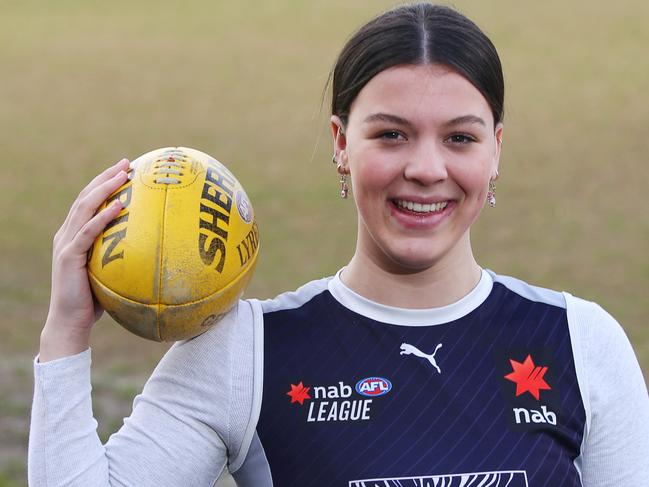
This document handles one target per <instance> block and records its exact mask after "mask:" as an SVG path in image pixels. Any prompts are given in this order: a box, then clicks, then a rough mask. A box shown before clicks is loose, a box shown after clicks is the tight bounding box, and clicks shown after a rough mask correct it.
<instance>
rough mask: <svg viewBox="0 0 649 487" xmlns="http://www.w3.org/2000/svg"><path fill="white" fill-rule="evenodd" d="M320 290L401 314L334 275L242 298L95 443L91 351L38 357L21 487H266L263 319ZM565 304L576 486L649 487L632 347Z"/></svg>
mask: <svg viewBox="0 0 649 487" xmlns="http://www.w3.org/2000/svg"><path fill="white" fill-rule="evenodd" d="M494 280H498V278H497V277H495V275H492V274H490V273H487V272H483V278H482V280H481V283H480V284H479V285H478V288H476V290H474V291H473V292H472V295H470V296H467V297H466V298H464V299H463V301H462V303H459V304H458V306H456V308H458V307H459V308H461V306H465V307H467V312H468V311H469V308H471V307H472V308H471V309H475V307H476V306H479V305H480V303H481V302H482V301H480V300H483V301H484V299H486V296H487V295H488V294H489V292H490V290H491V287H493V283H494ZM502 282H505V284H506V285H509V286H510V287H512V288H516V287H517V286H519V285H518V284H507V282H508V281H507V280H506V279H505V280H502ZM512 282H513V281H512ZM535 289H538V288H535ZM322 292H329V293H330V294H331V295H332V296H333V298H335V300H336V301H338V302H339V303H340V304H342V305H343V306H345V307H347V308H349V309H352V310H354V311H355V312H357V313H359V314H361V315H364V316H371V317H374V316H378V315H379V314H381V313H382V314H383V315H384V316H388V315H389V316H400V313H401V314H402V315H403V316H406V315H405V314H403V313H402V312H401V311H400V310H398V309H396V308H389V307H386V306H382V305H379V304H376V303H372V302H369V301H367V300H365V299H363V298H361V297H359V296H358V295H355V294H354V293H353V292H352V291H351V290H349V289H348V288H346V287H345V285H344V284H343V283H342V281H340V279H339V277H338V276H336V277H334V278H330V279H325V280H321V281H315V282H314V283H310V284H308V285H307V286H305V287H303V288H301V290H298V292H297V293H290V294H287V295H282V296H280V297H279V298H277V299H276V300H272V301H266V302H258V301H254V300H252V301H241V302H240V303H239V305H238V306H237V307H236V308H235V309H234V310H233V311H232V312H231V313H229V314H228V315H227V316H226V317H225V318H224V319H223V320H222V321H221V322H220V323H219V324H218V326H215V327H213V328H212V329H211V330H209V331H208V332H206V333H204V334H203V335H201V336H199V337H197V338H195V339H192V340H188V341H182V342H178V343H176V344H174V345H173V347H172V348H171V349H170V350H169V351H168V352H167V354H166V355H165V357H164V358H163V359H162V360H161V362H160V363H159V365H158V366H157V367H156V369H155V371H154V372H153V374H152V376H151V377H150V379H149V380H148V381H147V383H146V385H145V387H144V389H143V391H142V393H141V394H139V395H138V396H137V397H136V398H135V400H134V404H133V412H132V414H131V416H130V417H129V418H126V419H125V421H124V425H123V427H122V428H121V429H120V430H119V431H118V432H116V433H115V434H113V435H112V436H111V437H110V439H109V440H108V442H107V443H106V444H105V445H102V444H101V441H100V439H99V437H98V435H97V433H96V428H97V422H96V421H95V419H94V417H93V412H92V402H91V378H90V368H91V352H90V350H86V351H84V352H82V353H80V354H77V355H75V356H71V357H66V358H62V359H58V360H54V361H51V362H47V363H40V362H38V358H36V360H35V363H34V372H35V392H34V402H33V408H32V423H31V430H30V438H29V484H30V486H32V487H36V486H47V487H54V486H63V485H66V486H84V487H88V486H102V487H103V486H108V485H112V486H118V485H119V486H122V485H128V486H138V487H144V486H156V487H164V486H180V485H182V486H212V485H214V483H215V482H216V480H217V479H218V477H219V476H220V474H221V472H222V471H223V469H224V468H226V467H227V466H228V465H229V466H230V469H231V470H233V471H234V475H235V478H236V479H237V482H238V484H239V485H241V486H251V487H252V486H254V487H259V486H260V485H271V484H270V483H268V482H267V481H264V483H261V482H262V481H261V480H259V479H261V478H262V477H263V478H264V479H266V478H268V479H269V478H270V476H271V475H270V473H269V472H268V469H269V467H268V462H267V461H266V460H265V455H264V454H263V451H261V454H260V444H259V438H258V436H257V434H256V433H255V428H256V425H257V421H258V419H259V409H260V403H261V396H262V393H263V364H264V361H263V352H262V350H263V338H264V334H263V325H264V319H263V316H264V313H265V312H275V311H277V310H280V309H284V308H295V307H298V306H301V303H303V302H306V301H308V300H309V299H311V298H312V297H313V296H315V295H317V294H318V293H322ZM534 292H536V291H534ZM541 294H542V293H541ZM557 294H558V293H557ZM534 299H537V298H534ZM552 299H555V298H552ZM565 303H566V305H565V306H566V313H567V316H568V323H569V328H570V339H571V341H572V349H573V356H574V364H575V369H576V373H577V377H578V382H579V389H580V391H581V397H582V401H583V404H584V409H585V414H586V425H585V428H584V432H583V441H582V446H581V451H580V455H579V456H578V457H577V459H576V460H575V462H574V463H575V468H576V469H577V470H578V471H579V475H580V478H581V482H582V485H583V486H584V487H605V486H610V487H612V486H616V487H617V486H619V485H625V486H627V485H628V486H634V487H635V486H638V487H641V486H649V397H648V395H647V389H646V386H645V382H644V380H643V377H642V373H641V371H640V367H639V365H638V362H637V360H636V358H635V355H634V353H633V350H632V348H631V345H630V343H629V341H628V339H627V337H626V336H625V334H624V332H623V330H622V328H621V327H620V326H619V325H618V324H617V322H616V321H615V320H614V319H613V318H612V317H610V315H608V314H607V313H606V312H605V311H603V310H602V309H601V308H600V307H599V306H597V305H595V304H594V303H590V302H587V301H583V300H580V299H577V298H573V297H572V296H570V295H565ZM460 305H461V306H460ZM418 311H419V310H418ZM374 319H376V318H374ZM405 319H406V318H404V320H405ZM411 319H412V318H411V316H410V315H409V316H407V320H411ZM242 465H245V468H242ZM237 474H238V475H237Z"/></svg>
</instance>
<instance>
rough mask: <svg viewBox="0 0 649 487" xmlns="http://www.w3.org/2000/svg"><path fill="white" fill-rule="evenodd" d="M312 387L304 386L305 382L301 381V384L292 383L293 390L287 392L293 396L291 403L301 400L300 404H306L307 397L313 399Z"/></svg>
mask: <svg viewBox="0 0 649 487" xmlns="http://www.w3.org/2000/svg"><path fill="white" fill-rule="evenodd" d="M309 389H311V388H310V387H304V384H302V382H300V383H299V384H297V385H295V384H291V390H290V391H289V392H287V393H286V395H287V396H291V404H293V403H294V402H299V403H300V406H301V405H303V404H304V400H305V399H311V396H309Z"/></svg>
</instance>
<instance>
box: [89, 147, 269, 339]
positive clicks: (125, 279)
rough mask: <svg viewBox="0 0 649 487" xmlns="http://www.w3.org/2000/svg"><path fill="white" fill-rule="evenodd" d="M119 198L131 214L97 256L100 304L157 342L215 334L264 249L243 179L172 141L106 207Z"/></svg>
mask: <svg viewBox="0 0 649 487" xmlns="http://www.w3.org/2000/svg"><path fill="white" fill-rule="evenodd" d="M117 198H119V199H120V201H121V202H122V205H123V209H122V211H121V212H120V214H119V215H118V216H117V217H116V218H115V219H114V220H112V221H111V222H110V223H109V224H108V225H107V226H106V228H105V229H104V231H103V232H102V233H101V234H100V235H99V237H97V239H96V241H95V243H94V245H93V247H92V249H91V250H90V252H89V255H88V276H89V278H90V284H91V287H92V290H93V293H94V295H95V297H96V298H97V300H98V301H99V303H100V304H101V305H102V306H103V307H104V309H105V310H106V311H108V313H109V314H110V315H111V316H112V317H113V318H114V319H115V320H116V321H117V322H118V323H120V324H121V325H122V326H124V327H125V328H126V329H127V330H129V331H131V332H133V333H135V334H137V335H139V336H141V337H144V338H148V339H150V340H156V341H173V340H182V339H186V338H191V337H194V336H197V335H199V334H201V333H203V332H205V331H207V330H208V329H209V328H210V327H211V326H212V325H214V324H216V323H217V322H218V321H219V318H220V317H221V316H223V314H225V313H227V312H228V311H229V310H230V309H231V308H232V307H233V306H234V304H235V303H236V302H237V300H238V299H239V298H240V296H241V294H242V293H243V291H244V290H245V288H246V286H247V284H248V282H249V281H250V278H251V277H252V274H253V271H254V268H255V264H256V262H257V256H258V254H259V230H258V228H257V223H256V221H255V216H254V212H253V209H252V205H251V204H250V200H249V199H248V197H247V196H246V193H245V191H244V190H243V188H242V187H241V184H239V182H238V181H237V179H236V178H235V177H234V176H233V175H232V173H231V172H230V171H229V170H228V169H227V168H226V167H225V166H224V165H223V164H221V163H220V162H219V161H217V160H216V159H214V158H213V157H210V156H208V155H207V154H204V153H203V152H200V151H197V150H195V149H189V148H186V147H166V148H162V149H157V150H154V151H151V152H148V153H146V154H144V155H142V156H140V157H138V158H137V159H135V160H134V161H133V162H132V163H131V169H130V171H129V178H128V180H127V182H126V183H125V184H124V185H123V186H122V187H121V188H120V189H119V190H117V191H116V192H115V193H114V194H112V195H111V196H110V197H109V198H108V199H107V200H106V202H105V203H104V205H103V206H102V207H101V208H104V207H105V206H106V205H107V204H109V203H110V202H112V201H113V200H115V199H117ZM101 208H100V209H101Z"/></svg>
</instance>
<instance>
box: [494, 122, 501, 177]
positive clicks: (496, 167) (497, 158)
mask: <svg viewBox="0 0 649 487" xmlns="http://www.w3.org/2000/svg"><path fill="white" fill-rule="evenodd" d="M494 135H495V137H496V152H495V153H494V167H493V179H496V178H498V170H499V166H500V151H501V149H502V147H503V124H502V122H499V123H498V124H497V125H496V130H495V133H494Z"/></svg>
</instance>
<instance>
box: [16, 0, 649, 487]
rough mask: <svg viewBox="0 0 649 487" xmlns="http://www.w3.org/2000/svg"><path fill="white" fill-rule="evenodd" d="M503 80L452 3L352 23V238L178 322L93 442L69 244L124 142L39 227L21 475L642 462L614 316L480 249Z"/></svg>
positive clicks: (552, 473) (577, 474) (420, 474)
mask: <svg viewBox="0 0 649 487" xmlns="http://www.w3.org/2000/svg"><path fill="white" fill-rule="evenodd" d="M503 93H504V89H503V77H502V72H501V66H500V61H499V59H498V55H497V53H496V51H495V49H494V47H493V45H492V44H491V42H490V41H489V39H488V38H487V37H486V36H485V35H484V34H483V33H482V32H481V31H480V30H479V28H478V27H476V26H475V25H474V24H473V23H472V22H471V21H469V20H468V19H466V18H465V17H463V16H462V15H460V14H459V13H457V12H455V11H454V10H451V9H449V8H445V7H439V6H433V5H430V4H427V3H422V4H416V5H408V6H403V7H399V8H397V9H395V10H392V11H390V12H387V13H385V14H383V15H381V16H379V17H378V18H376V19H374V20H372V21H371V22H369V23H368V24H366V25H365V26H363V27H362V28H361V29H360V30H359V31H358V32H357V33H356V34H355V35H354V36H353V37H352V39H351V40H350V41H349V42H348V43H347V45H346V46H345V47H344V49H343V51H342V53H341V54H340V57H339V59H338V61H337V64H336V66H335V69H334V73H333V94H332V117H331V129H332V134H333V142H334V157H333V159H334V162H335V163H336V166H337V169H338V172H339V173H340V175H341V178H342V180H341V183H342V189H341V192H342V195H343V196H346V194H347V191H348V188H347V185H348V184H349V182H348V181H347V180H346V178H347V177H349V178H350V179H351V185H352V186H353V189H354V191H353V195H354V200H355V202H356V207H357V211H358V235H357V241H356V252H355V254H354V256H353V258H352V259H351V261H350V262H349V264H348V265H347V266H346V267H345V268H343V269H342V270H341V271H340V272H338V274H337V275H336V276H335V277H332V278H327V279H322V280H319V281H314V282H311V283H308V284H306V285H305V286H303V287H301V288H300V289H298V290H297V291H296V292H292V293H286V294H283V295H280V296H279V297H277V298H276V299H273V300H269V301H263V302H260V301H256V300H248V301H242V302H240V303H239V305H238V306H237V308H236V309H235V310H233V311H232V312H231V313H230V314H229V315H228V316H226V317H225V318H224V319H223V320H222V322H221V323H220V324H219V326H216V327H214V328H213V329H211V330H210V331H208V332H206V333H205V334H203V335H201V336H199V337H197V338H195V339H193V340H188V341H184V342H179V343H177V344H175V345H174V346H173V347H172V349H171V350H170V351H169V352H168V354H167V355H166V356H165V357H164V358H163V360H162V361H161V363H160V364H159V366H158V367H157V368H156V371H155V372H154V374H153V375H152V377H151V378H150V380H149V381H148V382H147V384H146V386H145V388H144V391H143V393H142V394H141V395H139V396H138V397H137V398H136V400H135V402H134V409H133V413H132V415H131V417H130V418H128V419H126V420H125V423H124V426H123V427H122V428H121V429H120V431H119V432H117V433H116V434H114V435H113V436H112V437H111V438H110V440H109V441H108V442H107V444H106V445H102V444H101V442H100V441H99V438H98V437H97V435H96V433H95V427H96V422H95V420H94V419H93V417H92V409H91V396H90V377H89V376H90V351H89V348H88V336H89V332H90V328H91V326H92V324H93V323H94V322H95V320H96V319H97V317H98V316H99V315H100V313H101V310H100V309H98V308H97V306H96V305H93V301H92V296H91V293H90V290H89V287H88V282H87V277H86V271H85V262H86V257H85V255H86V252H87V250H88V248H89V247H90V245H91V243H92V242H93V240H94V238H95V236H96V235H98V234H99V232H100V231H101V230H102V228H103V227H104V226H105V225H106V224H107V222H109V221H110V220H111V219H113V218H114V217H115V216H116V215H117V213H118V212H119V210H120V208H119V206H115V207H110V208H108V209H106V210H105V211H103V212H100V213H98V214H97V215H95V216H93V215H94V212H95V209H96V208H97V207H98V206H99V205H100V203H101V202H102V201H104V199H105V198H106V197H107V196H108V195H109V194H110V193H111V192H113V191H114V190H115V189H116V188H118V187H119V185H121V184H122V183H123V181H124V179H125V178H126V174H125V172H124V171H125V170H126V169H127V167H128V162H127V161H121V162H119V163H117V164H116V165H115V166H113V167H112V168H109V169H107V170H106V171H105V172H104V173H102V174H101V175H99V176H98V177H97V178H95V180H93V181H92V182H91V183H90V184H89V185H88V186H87V187H86V188H85V189H84V190H83V191H82V192H81V194H80V195H79V198H78V199H77V201H76V202H75V203H74V205H73V206H72V209H71V210H70V213H69V215H68V218H67V220H66V221H65V223H64V224H63V226H62V228H61V230H60V231H59V232H58V234H57V235H56V237H55V243H54V268H53V291H52V300H51V306H50V313H49V315H48V319H47V322H46V324H45V327H44V329H43V333H42V338H41V349H40V356H39V357H38V359H37V361H36V363H35V375H36V392H35V398H34V408H33V416H32V429H31V437H30V461H29V474H30V483H31V485H48V486H53V485H83V486H95V485H137V486H146V485H151V486H154V485H155V486H165V485H169V486H177V485H189V486H201V485H206V486H211V485H213V484H214V482H215V481H216V479H217V478H218V477H219V475H220V473H221V471H222V470H223V468H225V467H226V464H227V467H228V468H229V469H230V471H231V472H232V473H233V475H234V477H235V479H236V480H237V482H238V484H239V485H242V486H254V487H260V486H270V485H276V486H298V485H299V486H334V485H337V486H358V487H360V486H375V485H376V486H379V485H381V486H397V485H398V486H408V485H413V486H414V485H458V486H459V485H467V486H468V485H489V486H502V487H504V486H509V487H515V486H559V485H560V486H579V485H582V486H585V487H592V486H605V485H606V486H613V485H615V486H617V485H637V486H639V485H649V462H648V461H647V459H648V458H649V399H648V397H647V391H646V387H645V384H644V381H643V378H642V374H641V372H640V368H639V366H638V363H637V361H636V359H635V356H634V354H633V351H632V349H631V346H630V344H629V342H628V340H627V339H626V337H625V335H624V333H623V331H622V329H621V328H620V326H619V325H618V324H617V323H616V322H615V320H614V319H613V318H611V317H610V316H609V315H608V314H606V312H604V311H603V310H602V309H601V308H599V307H598V306H597V305H596V304H594V303H590V302H586V301H583V300H580V299H578V298H574V297H572V296H570V295H569V294H566V293H558V292H554V291H549V290H546V289H540V288H536V287H533V286H530V285H528V284H526V283H524V282H521V281H518V280H516V279H513V278H509V277H503V276H499V275H496V274H494V273H493V272H490V271H486V270H484V269H482V268H481V267H480V266H479V265H478V264H477V263H476V261H475V259H474V256H473V253H472V249H471V243H470V239H469V231H470V228H471V225H472V224H473V222H474V221H475V220H476V218H477V217H478V215H479V214H480V212H481V210H482V208H483V206H484V205H485V202H489V203H491V204H493V203H494V202H495V201H494V199H495V197H494V188H495V185H494V182H495V180H496V179H497V177H498V161H499V156H500V148H501V144H502V136H503ZM64 276H65V281H64V280H63V279H64Z"/></svg>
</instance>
